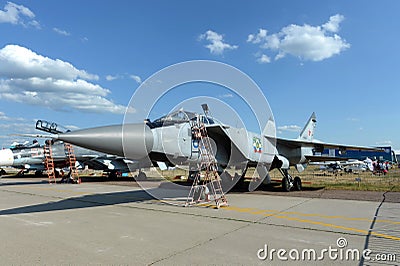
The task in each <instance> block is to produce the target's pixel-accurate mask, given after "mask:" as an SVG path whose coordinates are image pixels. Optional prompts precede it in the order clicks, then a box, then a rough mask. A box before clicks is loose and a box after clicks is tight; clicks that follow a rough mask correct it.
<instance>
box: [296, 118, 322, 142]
mask: <svg viewBox="0 0 400 266" xmlns="http://www.w3.org/2000/svg"><path fill="white" fill-rule="evenodd" d="M316 124H317V117H316V116H315V113H314V112H313V113H312V115H311V116H310V118H309V119H308V121H307V124H306V125H305V126H304V128H303V130H302V131H301V133H300V136H299V137H298V139H300V140H308V141H312V140H313V138H314V130H315V126H316Z"/></svg>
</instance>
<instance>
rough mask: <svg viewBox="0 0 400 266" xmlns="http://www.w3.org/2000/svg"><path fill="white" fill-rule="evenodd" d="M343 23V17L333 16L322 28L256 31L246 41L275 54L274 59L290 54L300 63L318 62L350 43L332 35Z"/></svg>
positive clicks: (293, 27) (345, 47)
mask: <svg viewBox="0 0 400 266" xmlns="http://www.w3.org/2000/svg"><path fill="white" fill-rule="evenodd" d="M343 20H344V16H342V15H339V14H337V15H334V16H331V17H330V18H329V21H328V22H327V23H325V24H323V25H322V26H311V25H307V24H305V25H303V26H299V25H295V24H291V25H289V26H286V27H284V28H282V29H281V31H280V32H278V33H274V34H271V35H268V34H267V30H265V29H259V31H258V33H257V34H250V35H249V36H248V38H247V42H250V43H253V44H258V45H259V46H260V48H261V49H265V50H270V51H271V52H275V53H276V55H275V60H279V59H281V58H283V57H285V56H286V55H287V54H290V55H293V56H296V57H299V58H301V59H303V60H310V61H321V60H324V59H327V58H330V57H332V56H334V55H336V54H340V53H341V52H342V51H344V50H346V49H348V48H350V44H349V43H347V42H346V41H345V40H344V39H342V38H341V37H340V36H339V35H337V34H336V33H337V32H338V31H339V24H340V23H341V22H342V21H343Z"/></svg>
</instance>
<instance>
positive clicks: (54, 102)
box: [0, 45, 125, 114]
mask: <svg viewBox="0 0 400 266" xmlns="http://www.w3.org/2000/svg"><path fill="white" fill-rule="evenodd" d="M0 77H1V78H0V99H5V100H9V101H14V102H19V103H24V104H31V105H40V106H45V107H49V108H51V109H54V110H70V109H75V110H81V111H88V112H111V113H118V114H122V113H124V112H125V106H122V105H117V104H115V103H113V102H112V101H111V100H109V99H107V98H106V97H107V96H108V95H109V94H110V91H109V90H108V89H105V88H103V87H101V86H100V85H97V84H94V83H91V82H89V81H88V80H97V79H98V76H97V75H93V74H89V73H87V72H86V71H84V70H79V69H77V68H75V67H74V66H73V65H72V64H70V63H68V62H64V61H62V60H60V59H55V60H54V59H50V58H48V57H44V56H42V55H38V54H36V53H35V52H33V51H31V50H29V49H27V48H25V47H21V46H18V45H7V46H5V47H4V48H2V49H1V50H0Z"/></svg>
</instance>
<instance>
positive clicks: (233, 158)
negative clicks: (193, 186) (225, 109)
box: [52, 105, 376, 191]
mask: <svg viewBox="0 0 400 266" xmlns="http://www.w3.org/2000/svg"><path fill="white" fill-rule="evenodd" d="M204 106H206V105H204ZM204 106H203V110H204V115H202V114H196V113H192V112H188V111H183V110H178V111H175V112H172V113H170V114H168V115H166V116H163V117H161V118H159V119H156V120H154V121H152V122H151V121H150V120H148V119H146V120H145V123H138V124H125V125H114V126H103V127H96V128H89V129H82V130H76V131H73V132H66V133H60V134H55V135H53V136H52V137H53V138H55V139H59V140H63V141H66V142H69V143H72V144H75V145H78V146H82V147H85V148H88V149H93V150H97V151H101V152H104V153H108V154H115V155H117V156H122V157H125V158H128V159H131V160H137V161H139V162H149V161H150V162H152V163H153V164H154V165H157V163H164V164H166V165H168V166H182V165H185V166H189V169H190V170H191V171H199V170H200V169H198V168H197V165H199V162H200V156H199V146H198V140H197V139H196V138H195V137H194V136H193V131H192V127H193V126H194V125H196V124H197V125H198V124H202V125H204V126H205V127H206V129H207V132H208V136H209V138H210V140H211V142H212V146H213V150H214V152H215V159H216V161H217V163H218V166H219V169H220V172H221V173H222V174H223V172H224V171H225V172H228V171H227V170H232V169H234V170H236V171H235V175H234V176H233V179H232V182H230V183H229V184H228V185H227V186H225V188H227V189H229V188H231V187H232V186H233V185H234V184H235V183H236V182H237V181H238V180H239V179H241V180H243V178H244V174H245V173H246V170H247V168H248V167H255V168H256V171H257V173H258V175H259V177H260V178H259V179H257V181H255V182H252V183H250V186H249V189H250V190H253V189H255V188H256V187H257V186H258V185H259V184H260V183H261V182H264V183H265V184H268V183H270V182H271V178H270V176H269V171H270V170H272V169H275V168H277V169H278V170H279V171H280V172H281V173H282V175H283V179H282V188H283V190H285V191H290V190H291V189H293V188H294V189H296V190H300V189H301V179H300V177H294V178H293V177H292V176H291V175H290V174H289V173H288V169H289V167H290V166H295V168H296V169H297V170H298V172H302V171H303V170H304V168H305V166H306V164H307V163H308V162H310V161H324V160H326V158H324V157H321V156H315V155H314V153H315V152H318V151H322V150H323V149H324V148H339V149H340V150H341V151H343V152H345V151H346V150H347V149H357V150H376V149H374V148H368V147H357V146H350V145H340V144H329V143H323V142H316V141H313V136H314V129H315V125H316V117H315V114H314V113H313V114H312V115H311V117H310V119H309V120H308V122H307V124H306V126H305V127H304V129H303V130H302V132H301V134H300V136H299V138H298V139H294V140H289V139H281V138H274V137H272V136H267V135H264V134H258V133H254V132H250V131H247V130H246V129H244V128H235V127H232V126H230V125H225V124H222V123H219V122H216V120H215V118H210V117H209V116H208V115H207V113H208V111H207V110H208V107H204ZM271 121H273V120H272V118H270V122H271ZM268 126H272V123H271V125H267V127H268ZM275 143H276V146H275V145H274V144H275ZM222 176H223V175H222Z"/></svg>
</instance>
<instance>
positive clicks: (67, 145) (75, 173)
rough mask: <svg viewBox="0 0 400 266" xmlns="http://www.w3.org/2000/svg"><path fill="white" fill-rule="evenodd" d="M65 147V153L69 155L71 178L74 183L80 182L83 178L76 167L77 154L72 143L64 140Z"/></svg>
mask: <svg viewBox="0 0 400 266" xmlns="http://www.w3.org/2000/svg"><path fill="white" fill-rule="evenodd" d="M64 149H65V154H66V155H67V159H68V164H69V169H70V173H71V176H70V178H71V179H72V181H73V182H74V183H76V184H80V183H81V178H80V177H79V174H78V170H77V169H76V156H75V153H74V148H73V146H72V145H71V144H70V143H66V142H64Z"/></svg>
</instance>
